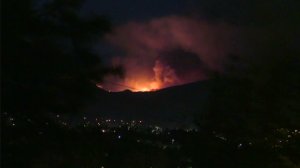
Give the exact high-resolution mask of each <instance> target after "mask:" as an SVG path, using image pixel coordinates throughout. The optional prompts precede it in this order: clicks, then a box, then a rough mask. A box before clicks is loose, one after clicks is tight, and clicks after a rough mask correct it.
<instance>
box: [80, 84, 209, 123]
mask: <svg viewBox="0 0 300 168" xmlns="http://www.w3.org/2000/svg"><path fill="white" fill-rule="evenodd" d="M208 86H209V85H208V81H201V82H195V83H190V84H185V85H181V86H174V87H169V88H165V89H162V90H158V91H154V92H131V91H128V90H126V91H123V92H103V91H101V92H99V95H98V97H97V101H96V102H94V103H93V104H91V105H90V106H89V108H88V109H86V112H87V115H88V116H90V117H96V116H100V117H101V116H102V117H107V118H116V119H130V120H131V119H141V120H144V121H145V122H147V123H151V124H163V125H164V126H188V125H191V124H192V122H193V117H194V115H195V114H196V113H199V112H201V111H202V110H204V109H203V105H204V103H205V101H206V99H207V95H208Z"/></svg>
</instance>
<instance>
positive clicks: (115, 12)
mask: <svg viewBox="0 0 300 168" xmlns="http://www.w3.org/2000/svg"><path fill="white" fill-rule="evenodd" d="M188 4H189V1H185V0H164V1H161V0H143V1H139V0H118V1H110V0H87V1H86V3H85V5H84V6H83V13H84V14H89V13H95V14H104V15H108V16H109V17H110V18H111V19H112V21H113V22H114V23H126V22H127V21H132V20H136V21H144V20H148V19H151V18H154V17H160V16H165V15H170V14H181V13H184V12H185V10H186V9H187V6H188Z"/></svg>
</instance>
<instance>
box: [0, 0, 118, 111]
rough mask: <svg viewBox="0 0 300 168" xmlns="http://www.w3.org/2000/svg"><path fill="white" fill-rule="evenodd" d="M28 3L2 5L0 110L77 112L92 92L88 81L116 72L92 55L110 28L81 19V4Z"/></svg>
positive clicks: (98, 19) (102, 21)
mask: <svg viewBox="0 0 300 168" xmlns="http://www.w3.org/2000/svg"><path fill="white" fill-rule="evenodd" d="M33 2H34V1H31V0H24V1H17V0H9V1H8V0H7V1H4V2H3V8H2V9H3V11H2V20H3V22H2V24H3V30H2V34H3V37H2V47H3V50H2V54H1V55H2V66H1V67H2V68H1V69H2V80H1V82H2V91H3V93H2V110H3V111H9V112H12V113H23V112H26V113H40V112H45V111H47V112H49V111H50V112H75V111H79V110H80V108H79V107H82V106H83V105H84V102H86V101H87V100H89V99H90V98H91V96H92V94H93V93H95V92H96V91H97V90H96V89H95V87H94V84H93V83H92V82H91V81H100V80H101V79H102V77H103V76H104V75H105V74H107V73H115V74H118V73H119V72H120V70H119V69H112V68H109V67H105V66H103V64H102V63H101V60H100V58H99V57H98V56H97V55H95V54H93V53H92V52H91V47H92V46H93V43H95V42H97V40H98V39H100V38H101V36H102V35H103V33H105V32H107V31H109V30H110V24H109V22H108V20H107V19H106V18H105V17H104V16H93V17H89V18H83V17H81V16H80V15H79V9H80V6H81V4H82V2H83V1H81V0H75V1H74V0H67V1H65V0H55V1H52V2H47V3H46V4H44V5H42V6H38V7H36V4H35V3H33Z"/></svg>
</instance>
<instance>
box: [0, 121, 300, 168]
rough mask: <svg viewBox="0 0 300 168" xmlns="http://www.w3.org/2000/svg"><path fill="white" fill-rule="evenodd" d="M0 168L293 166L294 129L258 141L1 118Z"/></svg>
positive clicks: (296, 140) (296, 164)
mask: <svg viewBox="0 0 300 168" xmlns="http://www.w3.org/2000/svg"><path fill="white" fill-rule="evenodd" d="M2 119H3V122H2V152H1V153H2V167H4V168H8V167H18V168H21V167H33V168H35V167H36V168H48V167H49V168H50V167H56V168H59V167H64V168H65V167H73V168H76V167H80V168H85V167H86V168H95V167H100V168H101V167H104V168H107V167H108V168H110V167H112V168H118V167H122V168H126V167H128V168H129V167H130V168H144V167H147V168H149V167H153V168H155V167H163V168H165V167H182V168H188V167H208V168H210V167H212V168H219V167H228V168H232V167H242V168H244V167H245V168H253V167H263V168H268V167H270V168H271V167H272V168H277V167H278V168H281V167H288V168H296V167H299V165H300V164H299V161H300V160H299V156H300V155H299V154H300V153H299V151H300V150H298V149H300V146H299V142H300V133H299V130H288V129H283V128H282V129H278V130H274V133H273V135H269V136H268V137H265V138H264V140H259V139H253V138H252V139H251V138H249V139H248V140H247V141H245V140H241V141H239V142H238V141H236V140H231V139H229V138H227V137H225V136H223V135H222V134H220V133H215V132H213V133H209V132H207V131H200V130H196V129H193V130H188V129H186V130H183V129H177V130H166V129H162V128H160V127H158V126H146V125H143V124H139V123H138V121H135V122H137V123H133V121H130V122H128V123H125V122H124V124H119V125H116V126H115V127H111V126H110V127H108V125H107V124H105V123H100V124H99V125H97V124H96V125H89V124H88V123H83V124H82V125H79V126H77V127H70V126H68V125H67V123H64V122H61V123H60V122H51V121H50V120H49V121H42V122H41V121H39V122H37V121H34V120H33V119H30V118H27V119H25V118H23V119H18V118H13V117H9V116H3V118H2Z"/></svg>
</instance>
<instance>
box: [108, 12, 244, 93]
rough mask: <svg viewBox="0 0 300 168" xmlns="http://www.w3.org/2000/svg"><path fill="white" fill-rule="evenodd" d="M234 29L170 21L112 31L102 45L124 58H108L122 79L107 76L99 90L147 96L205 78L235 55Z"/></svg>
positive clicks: (189, 20) (164, 19) (193, 21)
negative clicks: (120, 70)
mask: <svg viewBox="0 0 300 168" xmlns="http://www.w3.org/2000/svg"><path fill="white" fill-rule="evenodd" d="M238 32H239V31H238V29H237V28H236V27H234V26H232V25H229V24H226V23H222V22H219V23H209V22H206V21H201V20H197V19H194V18H188V17H182V16H168V17H162V18H156V19H153V20H150V21H147V22H142V23H138V22H130V23H127V24H125V25H121V26H119V27H116V28H115V29H114V30H113V32H112V33H110V34H108V35H106V40H107V42H109V43H110V44H111V45H112V46H114V47H115V48H116V50H120V51H122V53H123V54H120V55H116V56H115V57H114V58H113V59H112V65H113V66H119V65H121V66H123V67H124V69H125V77H124V78H122V79H121V78H118V77H113V76H109V77H107V78H106V79H105V80H104V83H103V87H104V88H106V89H108V90H112V91H120V90H124V89H130V90H133V91H150V90H156V89H160V88H164V87H169V86H174V85H180V84H185V83H188V82H193V81H198V80H203V79H206V78H207V75H206V73H207V71H210V70H214V71H219V70H221V69H222V62H223V60H224V59H226V56H227V55H229V54H232V53H236V52H237V48H238V47H237V45H238V43H239V42H238V38H237V37H238V36H237V34H238Z"/></svg>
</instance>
